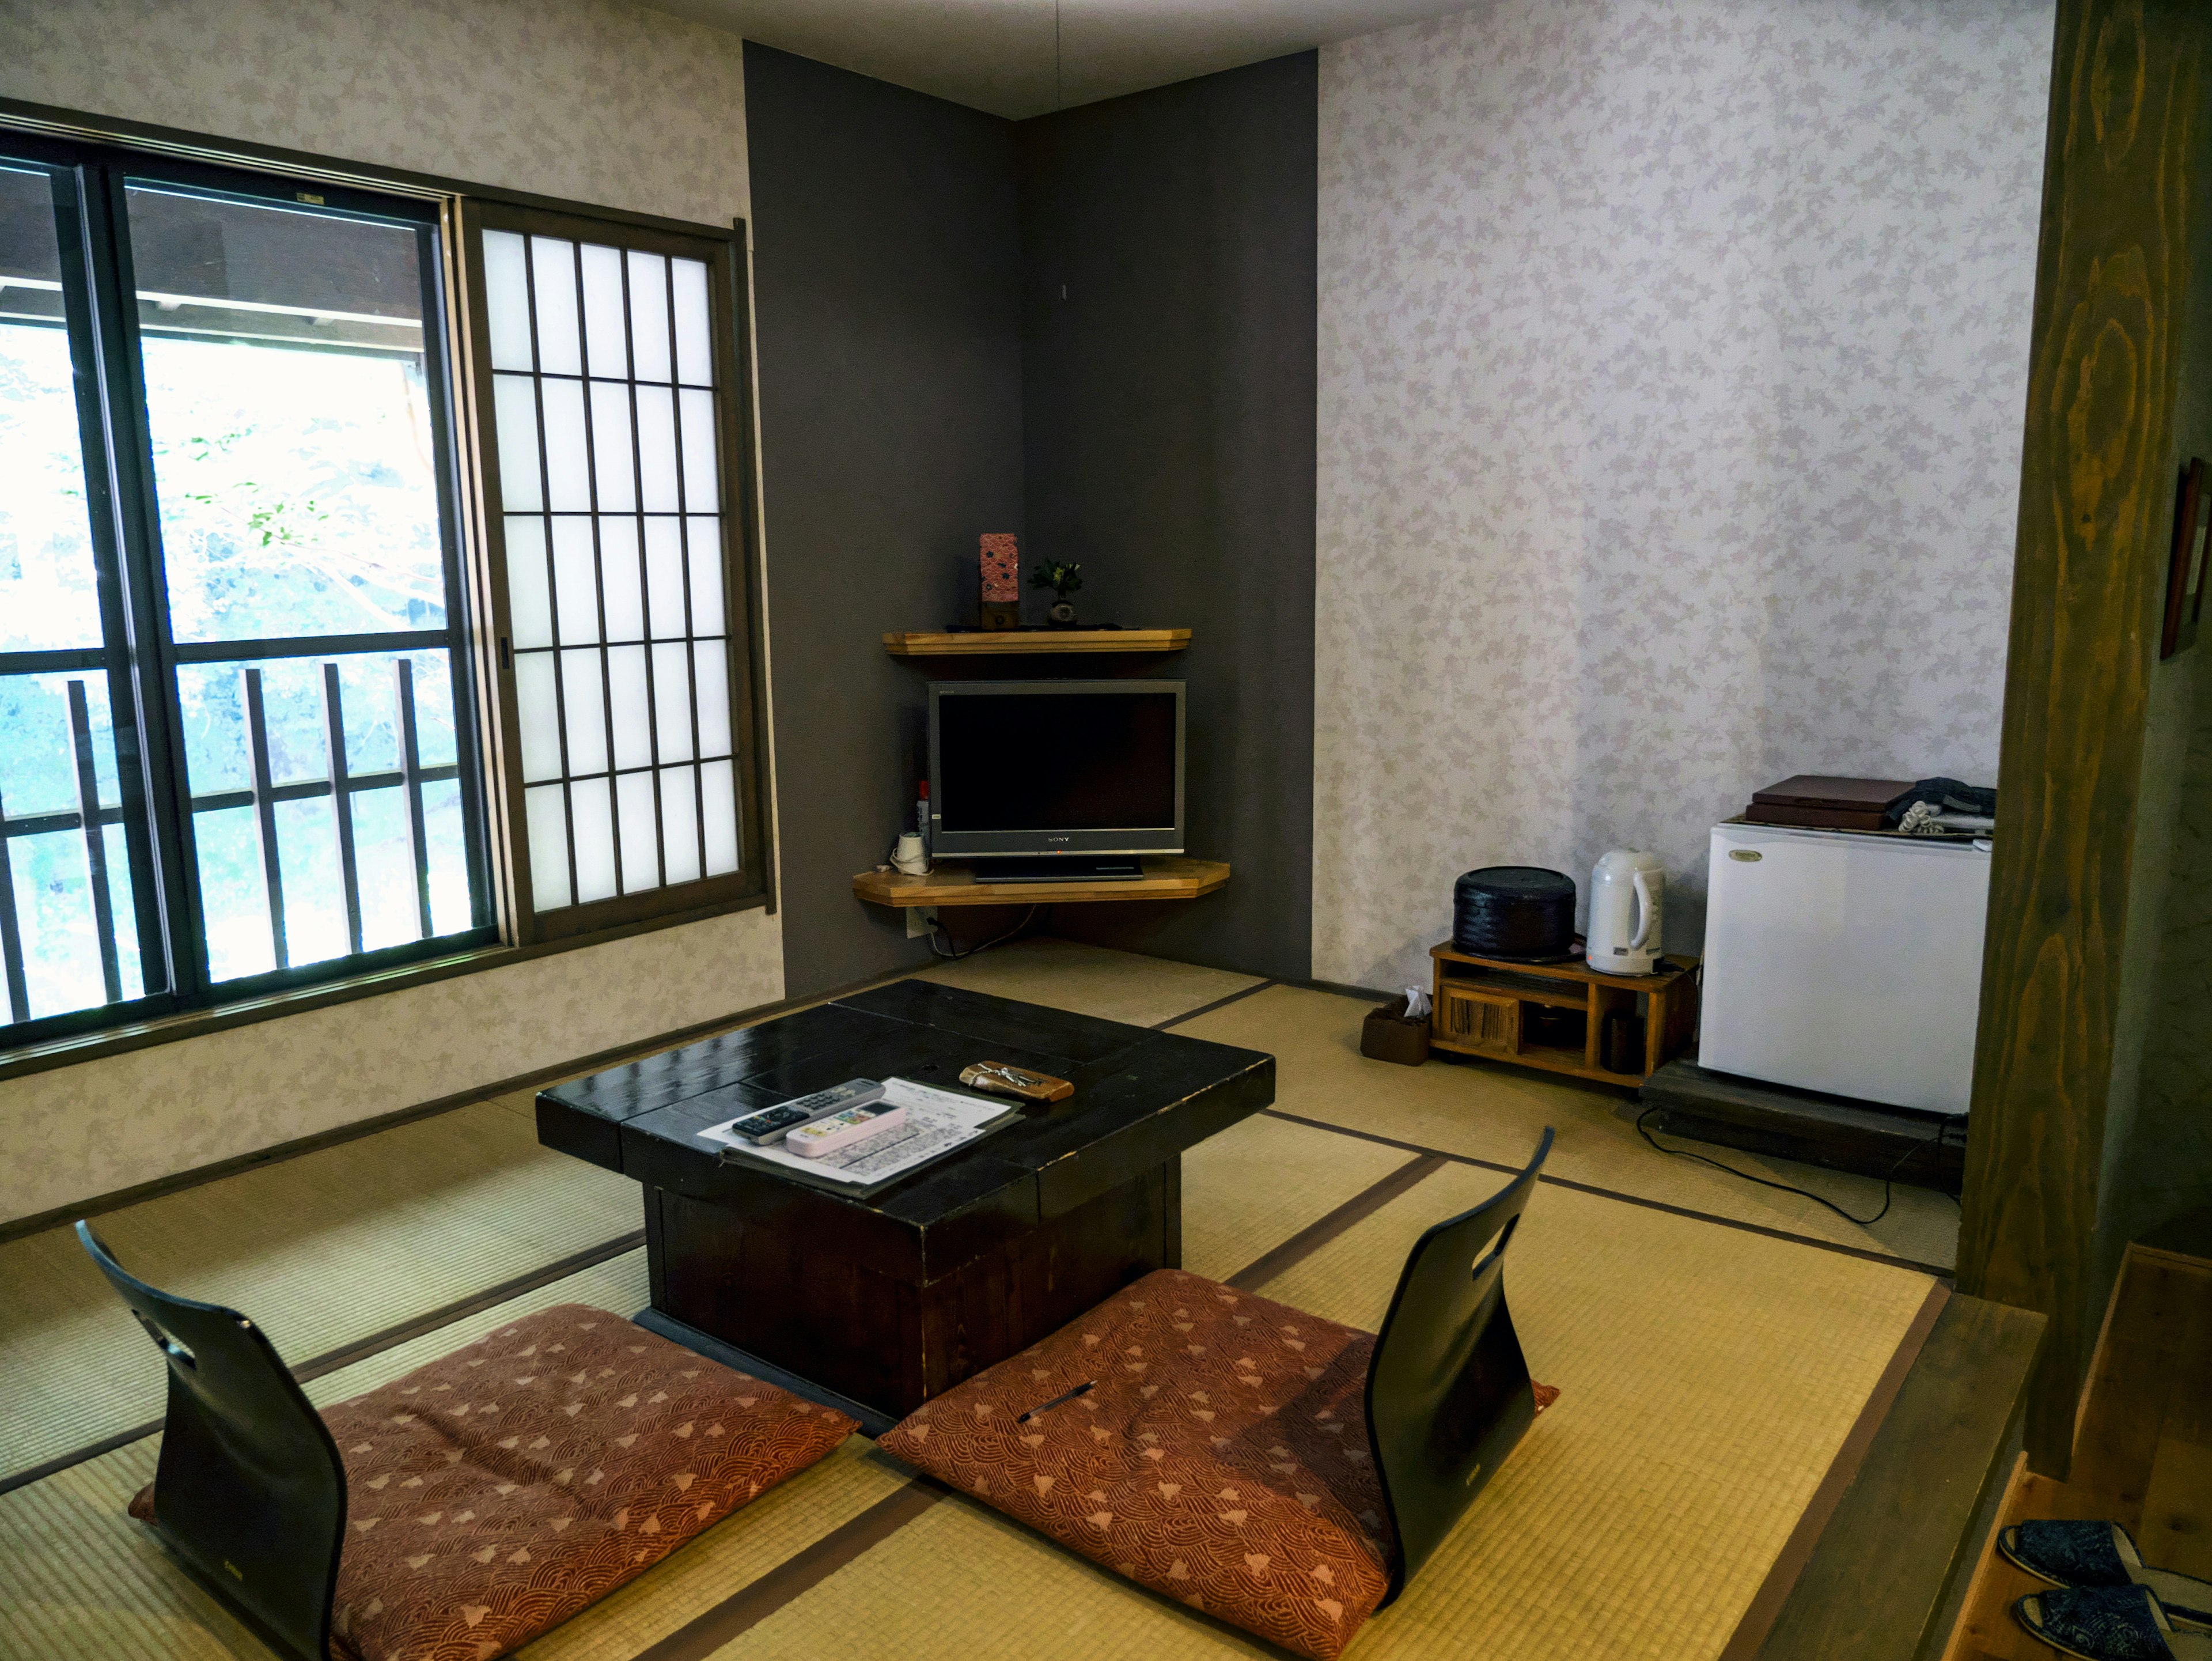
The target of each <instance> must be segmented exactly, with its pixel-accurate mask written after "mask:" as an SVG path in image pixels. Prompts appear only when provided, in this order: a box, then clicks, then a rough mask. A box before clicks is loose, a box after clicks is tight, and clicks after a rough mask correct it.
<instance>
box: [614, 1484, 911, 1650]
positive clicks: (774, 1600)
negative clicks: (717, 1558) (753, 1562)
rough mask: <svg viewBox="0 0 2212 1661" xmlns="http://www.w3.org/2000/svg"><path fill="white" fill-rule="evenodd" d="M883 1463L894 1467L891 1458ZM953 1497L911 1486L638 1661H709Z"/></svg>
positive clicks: (661, 1642)
mask: <svg viewBox="0 0 2212 1661" xmlns="http://www.w3.org/2000/svg"><path fill="white" fill-rule="evenodd" d="M877 1457H884V1456H880V1455H879V1456H877ZM884 1463H890V1461H889V1459H888V1458H887V1457H884ZM950 1493H951V1489H949V1488H944V1487H941V1486H939V1484H938V1483H935V1482H930V1481H928V1480H927V1478H918V1479H915V1480H913V1481H909V1482H908V1483H907V1484H906V1486H905V1487H903V1488H898V1489H896V1490H895V1491H894V1492H892V1493H890V1494H886V1495H884V1498H882V1499H880V1500H877V1501H876V1503H875V1504H874V1505H872V1506H869V1507H868V1508H867V1509H866V1511H864V1512H861V1513H860V1515H859V1516H858V1517H855V1518H852V1519H851V1520H850V1521H848V1522H847V1523H845V1524H842V1525H840V1526H839V1527H837V1528H836V1529H833V1530H830V1531H829V1533H828V1534H825V1535H823V1536H822V1538H820V1539H819V1540H817V1541H816V1542H814V1543H813V1544H812V1545H811V1546H807V1547H805V1548H803V1549H801V1550H799V1551H798V1552H796V1553H794V1554H793V1555H791V1556H789V1557H787V1558H785V1559H784V1560H783V1561H782V1562H781V1563H778V1564H777V1565H776V1566H775V1567H774V1568H772V1569H770V1570H769V1572H768V1573H766V1574H763V1575H762V1576H761V1577H760V1579H757V1580H755V1581H754V1582H753V1583H752V1584H751V1585H748V1586H746V1587H745V1588H744V1590H743V1591H738V1592H735V1593H733V1594H732V1595H731V1596H730V1597H726V1598H725V1599H723V1600H722V1602H720V1603H717V1604H715V1605H714V1608H712V1609H708V1611H707V1612H706V1613H705V1614H704V1615H699V1616H697V1617H696V1618H695V1619H693V1620H690V1621H686V1622H685V1623H684V1625H682V1626H680V1627H678V1628H677V1629H676V1630H675V1631H674V1632H671V1633H670V1634H668V1636H667V1637H665V1638H663V1639H661V1640H659V1642H658V1643H655V1644H653V1645H652V1646H649V1647H647V1648H646V1649H642V1650H641V1651H639V1652H638V1653H637V1656H636V1661H706V1658H707V1657H708V1656H710V1655H713V1654H714V1653H715V1652H717V1651H719V1650H720V1649H721V1648H722V1647H723V1646H726V1645H727V1644H729V1643H731V1642H732V1641H734V1640H736V1639H738V1637H740V1636H742V1635H743V1634H745V1633H746V1632H749V1631H750V1630H751V1629H752V1628H754V1627H757V1626H758V1625H759V1624H760V1623H761V1622H762V1621H765V1620H767V1619H768V1618H769V1616H770V1615H774V1614H775V1612H776V1611H777V1610H778V1609H781V1608H782V1607H783V1606H784V1605H785V1604H787V1603H793V1602H795V1601H796V1600H797V1599H799V1597H804V1596H805V1594H806V1593H808V1592H810V1591H812V1590H813V1589H814V1588H815V1587H817V1586H818V1585H821V1584H822V1583H823V1581H824V1580H827V1579H829V1577H830V1576H831V1575H833V1574H835V1573H837V1571H838V1570H839V1569H842V1568H843V1567H845V1565H846V1564H848V1563H849V1562H851V1561H853V1560H854V1559H855V1558H857V1557H860V1556H861V1555H864V1554H866V1553H867V1552H870V1551H872V1550H874V1549H875V1548H876V1547H878V1546H879V1545H881V1544H882V1543H883V1542H884V1541H886V1540H888V1539H890V1537H891V1536H893V1535H894V1534H896V1533H897V1532H898V1531H899V1530H901V1529H902V1528H904V1527H905V1526H906V1525H907V1524H908V1523H911V1522H912V1521H914V1519H915V1518H917V1517H919V1516H921V1514H922V1512H926V1511H927V1510H928V1509H929V1508H930V1507H931V1506H933V1505H935V1504H936V1503H937V1502H938V1501H939V1500H942V1499H944V1498H945V1496H946V1495H947V1494H950Z"/></svg>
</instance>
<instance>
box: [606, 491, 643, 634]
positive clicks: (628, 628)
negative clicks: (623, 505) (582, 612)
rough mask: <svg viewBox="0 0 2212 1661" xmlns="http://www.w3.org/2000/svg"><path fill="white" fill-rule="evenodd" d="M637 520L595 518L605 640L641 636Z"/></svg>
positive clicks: (641, 604)
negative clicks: (597, 526) (597, 523)
mask: <svg viewBox="0 0 2212 1661" xmlns="http://www.w3.org/2000/svg"><path fill="white" fill-rule="evenodd" d="M637 557H638V551H637V521H636V520H634V519H603V520H600V521H599V596H600V605H601V606H602V607H603V609H604V612H605V617H606V620H607V638H608V639H609V640H642V639H644V638H645V601H644V599H643V597H642V596H641V594H640V593H639V592H638V571H637Z"/></svg>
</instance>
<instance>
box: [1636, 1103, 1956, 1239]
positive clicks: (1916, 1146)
mask: <svg viewBox="0 0 2212 1661" xmlns="http://www.w3.org/2000/svg"><path fill="white" fill-rule="evenodd" d="M1658 1111H1659V1108H1658V1106H1657V1104H1653V1105H1652V1106H1650V1107H1647V1108H1645V1109H1644V1111H1643V1112H1641V1113H1639V1114H1638V1115H1637V1116H1636V1134H1637V1135H1639V1136H1641V1137H1643V1138H1644V1141H1647V1142H1650V1144H1651V1146H1652V1147H1655V1148H1657V1149H1658V1151H1659V1152H1660V1153H1671V1154H1673V1155H1674V1157H1675V1158H1676V1159H1695V1160H1696V1161H1697V1162H1698V1163H1699V1165H1711V1166H1712V1168H1713V1169H1714V1170H1716V1171H1727V1172H1728V1174H1729V1176H1731V1177H1742V1178H1743V1179H1744V1181H1746V1182H1747V1183H1758V1184H1759V1186H1760V1187H1761V1188H1778V1189H1781V1190H1782V1191H1783V1192H1784V1194H1796V1195H1802V1196H1803V1197H1804V1198H1806V1199H1808V1200H1810V1201H1812V1202H1814V1204H1815V1205H1824V1206H1826V1207H1827V1208H1828V1209H1829V1210H1831V1211H1832V1212H1834V1213H1835V1214H1836V1215H1838V1217H1841V1218H1842V1219H1843V1220H1844V1221H1845V1222H1847V1223H1856V1224H1857V1225H1858V1226H1859V1227H1861V1228H1865V1227H1867V1226H1869V1225H1870V1224H1874V1223H1878V1222H1880V1221H1881V1220H1882V1219H1883V1218H1884V1217H1887V1215H1888V1214H1889V1206H1890V1202H1891V1200H1892V1199H1893V1198H1894V1197H1895V1196H1894V1194H1893V1191H1892V1189H1891V1186H1890V1185H1891V1183H1893V1182H1894V1181H1895V1180H1896V1177H1897V1173H1898V1172H1899V1171H1902V1170H1904V1169H1905V1161H1906V1160H1908V1159H1911V1157H1912V1156H1913V1155H1914V1154H1916V1153H1926V1152H1927V1151H1928V1150H1929V1148H1934V1149H1936V1153H1937V1156H1938V1158H1939V1159H1940V1158H1941V1155H1942V1148H1943V1142H1944V1139H1945V1138H1946V1137H1948V1135H1950V1134H1951V1122H1950V1121H1949V1120H1948V1119H1946V1120H1944V1121H1943V1123H1942V1124H1940V1125H1938V1126H1937V1127H1936V1134H1935V1135H1933V1136H1930V1137H1929V1138H1928V1140H1927V1141H1922V1142H1915V1143H1913V1145H1912V1146H1911V1147H1908V1148H1906V1149H1905V1152H1904V1153H1901V1154H1899V1156H1898V1159H1897V1163H1896V1164H1895V1165H1892V1166H1890V1168H1889V1174H1888V1175H1887V1176H1886V1177H1883V1178H1882V1179H1881V1210H1879V1211H1877V1212H1875V1214H1874V1215H1873V1216H1871V1217H1854V1216H1852V1215H1851V1214H1850V1212H1848V1211H1846V1210H1844V1208H1843V1207H1841V1206H1839V1205H1838V1204H1837V1203H1836V1202H1834V1201H1833V1200H1826V1199H1823V1198H1821V1197H1820V1196H1819V1195H1818V1194H1815V1193H1814V1192H1813V1190H1812V1189H1808V1188H1798V1187H1796V1185H1794V1184H1793V1183H1778V1182H1774V1181H1771V1179H1769V1178H1767V1177H1754V1176H1753V1175H1752V1174H1751V1173H1750V1172H1749V1171H1738V1170H1737V1169H1736V1168H1735V1166H1734V1165H1723V1164H1722V1163H1721V1162H1720V1161H1719V1160H1718V1159H1707V1158H1706V1157H1705V1155H1704V1154H1702V1153H1692V1152H1690V1150H1689V1149H1688V1148H1686V1147H1660V1146H1659V1143H1658V1141H1656V1139H1655V1138H1654V1137H1653V1136H1652V1135H1651V1133H1650V1131H1649V1130H1647V1129H1644V1121H1645V1120H1646V1119H1648V1118H1650V1116H1652V1115H1653V1114H1654V1113H1656V1112H1658ZM1951 1197H1952V1202H1953V1203H1954V1204H1956V1203H1957V1201H1958V1196H1956V1195H1954V1196H1951Z"/></svg>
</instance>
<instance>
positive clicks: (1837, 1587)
mask: <svg viewBox="0 0 2212 1661" xmlns="http://www.w3.org/2000/svg"><path fill="white" fill-rule="evenodd" d="M2047 1324H2048V1323H2047V1322H2046V1320H2045V1317H2043V1316H2041V1315H2039V1314H2037V1313H2035V1312H2033V1311H2028V1310H2021V1309H2014V1308H2012V1307H2010V1306H2009V1305H2004V1304H1997V1303H1991V1302H1990V1301H1988V1300H1987V1299H1981V1298H1970V1297H1966V1296H1962V1295H1960V1294H1957V1293H1954V1294H1952V1295H1951V1296H1950V1298H1949V1299H1948V1300H1947V1301H1946V1302H1945V1304H1944V1305H1943V1307H1942V1312H1941V1313H1940V1314H1939V1315H1937V1317H1936V1322H1935V1324H1934V1326H1933V1327H1932V1328H1931V1329H1929V1333H1928V1336H1927V1340H1926V1342H1924V1343H1923V1345H1922V1346H1921V1348H1920V1353H1919V1354H1918V1355H1917V1357H1915V1359H1914V1360H1913V1362H1912V1365H1911V1369H1910V1370H1909V1371H1908V1372H1906V1373H1905V1379H1904V1382H1903V1384H1901V1385H1900V1386H1899V1389H1898V1391H1897V1396H1896V1399H1895V1401H1894V1402H1892V1403H1891V1406H1890V1409H1889V1411H1888V1412H1887V1414H1886V1415H1883V1418H1882V1420H1881V1426H1880V1427H1879V1428H1878V1429H1877V1430H1876V1431H1875V1434H1874V1437H1873V1439H1872V1440H1871V1442H1869V1445H1868V1446H1867V1449H1866V1454H1865V1457H1864V1458H1863V1460H1862V1462H1861V1463H1860V1464H1859V1467H1858V1469H1857V1472H1856V1473H1855V1474H1854V1475H1852V1477H1851V1479H1850V1485H1849V1486H1848V1487H1847V1488H1845V1489H1844V1494H1843V1497H1842V1498H1841V1499H1840V1500H1838V1502H1837V1504H1836V1508H1835V1511H1834V1512H1833V1513H1832V1515H1831V1517H1830V1518H1829V1519H1828V1522H1827V1525H1826V1527H1825V1528H1823V1529H1822V1530H1820V1537H1819V1539H1818V1541H1817V1542H1815V1543H1814V1547H1813V1549H1812V1552H1811V1554H1810V1555H1809V1556H1808V1558H1807V1559H1806V1560H1805V1563H1804V1566H1803V1567H1802V1569H1801V1570H1800V1571H1799V1573H1797V1576H1796V1580H1795V1582H1794V1584H1792V1585H1791V1586H1790V1591H1789V1593H1788V1595H1787V1597H1784V1599H1783V1600H1782V1603H1781V1609H1780V1611H1779V1613H1778V1615H1776V1616H1775V1619H1774V1622H1773V1625H1772V1626H1771V1628H1769V1629H1768V1630H1767V1632H1766V1634H1765V1637H1764V1639H1763V1640H1762V1641H1761V1642H1760V1643H1759V1646H1758V1647H1757V1648H1756V1649H1755V1650H1753V1651H1752V1652H1751V1653H1752V1654H1753V1655H1755V1656H1756V1658H1757V1661H1916V1658H1921V1657H1924V1656H1934V1655H1936V1654H1939V1653H1940V1652H1941V1651H1942V1646H1943V1643H1944V1641H1945V1640H1946V1638H1947V1637H1948V1634H1945V1633H1943V1632H1942V1631H1941V1630H1939V1628H1940V1627H1941V1623H1942V1616H1943V1615H1945V1614H1946V1613H1947V1612H1948V1609H1950V1608H1951V1606H1952V1604H1953V1603H1954V1599H1953V1597H1952V1592H1953V1591H1954V1586H1955V1585H1956V1583H1957V1581H1958V1579H1959V1577H1960V1574H1961V1573H1965V1572H1966V1570H1967V1569H1968V1567H1970V1566H1971V1565H1972V1564H1974V1563H1975V1562H1977V1561H1978V1560H1979V1557H1980V1555H1981V1550H1982V1545H1983V1542H1982V1541H1981V1540H1980V1539H1979V1538H1978V1537H1976V1533H1975V1524H1976V1522H1977V1520H1978V1519H1979V1518H1983V1517H1984V1512H1985V1508H1986V1507H1987V1506H1988V1503H1989V1500H1990V1495H1991V1493H1992V1491H1993V1490H1995V1489H1996V1488H1998V1487H1999V1486H2000V1485H2001V1484H2002V1482H2004V1480H2005V1479H2006V1477H2007V1476H2008V1474H2009V1473H2008V1469H2007V1466H2008V1463H2009V1462H2008V1455H2009V1454H2010V1453H2011V1452H2012V1451H2013V1450H2014V1448H2015V1446H2016V1444H2015V1440H2014V1438H2015V1432H2016V1429H2017V1427H2018V1422H2019V1420H2020V1416H2021V1412H2022V1410H2023V1409H2024V1408H2025V1406H2026V1403H2027V1381H2028V1378H2029V1376H2030V1374H2031V1373H2032V1372H2033V1371H2034V1367H2035V1360H2036V1355H2037V1354H2038V1352H2039V1350H2040V1349H2041V1348H2042V1345H2043V1340H2044V1332H2045V1327H2046V1325H2047ZM1730 1652H1731V1653H1733V1652H1735V1646H1734V1645H1731V1646H1730Z"/></svg>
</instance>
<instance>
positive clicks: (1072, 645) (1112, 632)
mask: <svg viewBox="0 0 2212 1661" xmlns="http://www.w3.org/2000/svg"><path fill="white" fill-rule="evenodd" d="M1189 644H1190V630H1188V629H1020V630H1006V631H1004V632H992V633H988V634H986V633H984V632H982V631H981V630H975V631H973V632H963V633H961V634H894V635H885V636H884V650H885V651H886V652H888V653H890V654H891V655H892V656H893V657H895V658H972V657H1012V656H1017V655H1019V656H1025V657H1026V656H1042V655H1044V654H1047V653H1071V652H1180V651H1182V648H1184V647H1186V646H1188V645H1189Z"/></svg>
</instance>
